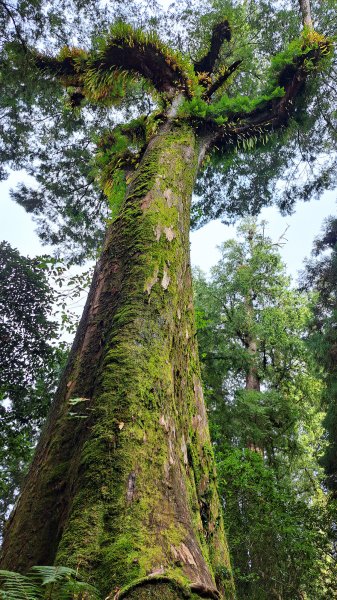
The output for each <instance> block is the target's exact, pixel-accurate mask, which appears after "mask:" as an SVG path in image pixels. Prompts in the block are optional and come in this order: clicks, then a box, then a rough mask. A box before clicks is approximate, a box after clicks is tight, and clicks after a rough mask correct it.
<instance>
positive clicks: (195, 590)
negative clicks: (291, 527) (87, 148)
mask: <svg viewBox="0 0 337 600" xmlns="http://www.w3.org/2000/svg"><path fill="white" fill-rule="evenodd" d="M197 160H198V144H197V142H196V139H195V136H194V134H193V132H192V130H191V129H190V128H188V127H187V126H186V127H179V128H176V129H174V128H173V126H171V128H170V129H168V130H166V131H162V132H161V133H160V134H158V135H157V136H156V137H155V138H153V139H152V141H151V142H150V144H149V146H148V149H147V151H146V153H145V155H144V157H143V159H142V161H141V163H140V166H139V168H138V170H137V171H136V172H135V175H134V176H133V179H132V181H131V183H130V185H129V186H128V190H127V194H126V199H125V202H124V205H123V207H122V210H121V212H120V215H119V217H118V218H117V219H116V220H115V222H114V223H113V224H112V225H111V226H110V227H109V230H108V233H107V238H106V242H105V245H104V248H103V252H102V256H101V258H100V260H99V263H98V265H97V268H96V271H95V275H94V280H93V284H92V286H91V290H90V293H89V297H88V301H87V305H86V308H85V310H84V314H83V317H82V320H81V324H80V328H79V331H78V333H77V336H76V339H75V342H74V346H73V350H72V353H71V358H70V361H69V364H68V367H67V369H66V372H65V376H64V378H63V380H62V382H61V385H60V389H59V392H58V395H57V399H56V401H55V404H54V406H53V408H52V411H51V415H50V418H49V420H48V423H47V425H46V427H45V430H44V432H43V435H42V437H41V440H40V443H39V445H38V450H37V453H36V455H35V458H34V461H33V464H32V467H31V470H30V473H29V475H28V477H27V480H26V483H25V486H24V488H23V490H22V494H21V496H20V499H19V502H18V505H17V507H16V509H15V511H14V513H13V515H12V516H11V519H10V521H9V524H8V527H7V531H6V535H5V542H4V546H3V553H2V562H1V566H2V568H6V569H16V570H21V571H24V570H26V569H27V568H29V567H30V566H31V565H33V564H52V563H54V562H56V563H58V564H63V565H68V566H72V567H74V568H76V569H77V568H78V569H79V571H80V572H82V573H83V574H84V575H85V576H86V577H87V578H88V579H89V580H90V581H91V582H92V583H94V584H95V585H97V586H98V587H99V588H100V590H101V592H102V593H103V594H105V595H107V594H109V598H114V597H116V598H122V597H123V598H127V599H128V600H131V599H136V598H137V600H142V599H143V598H144V599H145V598H146V599H150V598H161V599H163V600H176V599H181V598H185V597H186V596H185V593H186V590H187V589H188V590H189V593H190V592H191V590H192V594H193V598H198V597H203V598H220V597H224V598H233V597H234V592H233V586H232V579H231V577H230V575H229V570H230V562H229V556H228V550H227V546H226V540H225V534H224V529H223V522H222V517H221V509H220V503H219V499H218V495H217V490H216V482H215V468H214V459H213V452H212V447H211V444H210V438H209V432H208V426H207V416H206V411H205V405H204V400H203V396H202V389H201V385H200V373H199V363H198V355H197V346H196V339H195V327H194V314H193V304H192V285H191V272H190V259H189V236H188V231H189V211H190V198H191V193H192V189H193V184H194V179H195V174H196V170H197ZM104 597H105V596H104Z"/></svg>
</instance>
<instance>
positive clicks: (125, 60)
mask: <svg viewBox="0 0 337 600" xmlns="http://www.w3.org/2000/svg"><path fill="white" fill-rule="evenodd" d="M118 27H119V30H118V29H117V28H116V31H114V30H113V31H112V33H111V34H110V35H109V36H108V37H107V38H106V40H105V41H104V43H103V45H102V46H101V48H100V50H98V51H97V52H93V53H91V54H90V53H89V54H86V53H84V52H83V51H81V50H71V49H69V56H64V57H58V58H57V57H56V58H52V57H49V56H42V55H37V56H36V58H35V63H36V65H37V66H38V67H39V68H41V69H43V70H45V71H46V72H49V73H50V75H51V76H52V77H55V78H58V79H60V80H61V82H62V83H63V84H64V85H73V86H76V87H81V86H83V85H84V84H85V82H86V80H87V78H88V75H89V72H90V74H95V76H96V80H97V81H98V80H99V78H102V79H104V77H105V76H107V77H106V79H107V80H108V79H109V75H111V73H112V74H113V72H115V73H116V77H117V76H118V74H120V73H121V72H129V73H130V74H131V75H132V74H133V75H138V76H141V77H144V78H145V79H147V80H149V81H150V82H152V84H153V85H154V87H155V88H156V89H157V90H158V91H160V92H165V93H167V94H168V95H173V94H175V93H176V91H177V90H179V89H180V90H184V91H186V92H187V93H188V90H189V83H190V81H189V76H188V74H187V73H186V72H185V69H184V65H183V61H182V60H181V58H180V57H179V56H178V55H176V54H175V53H174V52H173V51H171V50H170V49H169V48H167V47H166V46H165V45H164V44H162V43H161V42H160V40H159V39H157V38H156V36H155V35H147V34H144V33H142V32H139V31H135V30H133V29H132V28H131V27H129V26H128V25H123V24H118ZM110 81H111V80H110ZM84 87H85V86H84Z"/></svg>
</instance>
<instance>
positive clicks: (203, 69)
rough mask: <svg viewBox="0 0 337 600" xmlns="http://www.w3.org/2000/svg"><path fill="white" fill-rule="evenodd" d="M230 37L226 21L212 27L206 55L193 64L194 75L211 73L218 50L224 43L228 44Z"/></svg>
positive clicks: (229, 29)
mask: <svg viewBox="0 0 337 600" xmlns="http://www.w3.org/2000/svg"><path fill="white" fill-rule="evenodd" d="M231 37H232V34H231V28H230V25H229V22H228V20H227V19H225V20H224V21H221V22H220V23H217V24H216V25H215V26H214V27H213V31H212V36H211V45H210V49H209V51H208V52H207V54H206V55H205V56H204V57H203V58H202V59H201V60H199V61H197V62H195V63H194V70H195V72H196V73H212V72H213V69H214V66H215V63H216V61H217V60H218V58H219V54H220V50H221V47H222V45H223V43H224V42H225V41H227V42H230V40H231Z"/></svg>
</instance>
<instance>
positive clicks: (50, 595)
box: [0, 566, 100, 600]
mask: <svg viewBox="0 0 337 600" xmlns="http://www.w3.org/2000/svg"><path fill="white" fill-rule="evenodd" d="M0 586H1V587H0V598H1V600H70V598H71V599H72V600H100V596H99V593H98V591H97V590H96V589H95V588H94V587H93V586H92V585H90V584H88V583H86V582H84V581H81V580H80V578H79V576H78V574H77V572H76V571H74V570H73V569H69V568H68V567H62V566H56V567H50V566H36V567H32V568H31V569H30V571H29V572H28V574H27V575H21V574H20V573H15V572H13V571H0Z"/></svg>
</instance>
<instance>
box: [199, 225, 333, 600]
mask: <svg viewBox="0 0 337 600" xmlns="http://www.w3.org/2000/svg"><path fill="white" fill-rule="evenodd" d="M279 243H282V239H281V240H280V241H279ZM221 250H222V258H221V260H220V262H219V263H218V265H217V266H216V267H214V268H213V270H212V277H211V280H210V281H207V280H206V279H205V277H204V276H203V275H202V274H201V273H200V272H199V273H197V277H196V281H195V296H196V305H197V324H198V339H199V346H200V351H201V360H202V365H203V379H204V385H205V391H206V397H207V401H208V408H209V417H210V422H211V431H212V437H213V442H214V447H215V451H216V458H217V463H218V473H219V478H220V490H221V494H222V496H223V500H224V505H225V508H226V510H225V520H226V526H227V531H228V539H229V545H230V549H231V553H232V557H233V562H234V567H235V579H236V588H237V592H238V597H239V598H242V599H243V600H247V599H248V598H252V599H254V600H267V599H269V598H271V597H275V596H277V595H279V596H280V597H282V598H285V599H289V600H290V599H291V600H292V599H293V598H295V597H298V595H299V594H302V593H305V594H307V597H308V598H312V599H313V600H316V599H318V598H322V599H323V598H326V597H329V596H327V594H329V593H330V592H331V590H334V591H333V594H335V593H336V590H335V588H334V568H335V567H334V563H333V560H332V559H331V556H330V553H331V549H332V546H331V531H332V530H331V526H332V518H333V517H332V515H331V514H330V513H329V510H328V507H327V502H326V497H325V495H324V493H323V486H322V477H323V473H322V470H321V469H320V467H319V465H318V459H319V457H320V456H321V455H322V451H323V448H322V446H323V445H324V444H323V442H322V434H323V428H322V416H323V415H322V412H321V395H322V388H323V386H322V382H321V379H320V376H319V370H318V368H317V365H316V364H315V361H314V359H313V357H312V354H311V352H310V350H309V348H308V346H307V342H306V337H307V335H308V326H309V320H310V315H311V312H310V299H309V298H308V297H306V296H305V294H300V293H298V292H297V291H295V290H293V289H292V288H291V287H290V281H289V278H288V277H287V276H286V274H285V271H284V266H283V264H282V262H281V259H280V256H279V252H278V243H276V244H273V243H272V242H271V240H270V239H269V238H268V237H266V235H265V233H264V225H263V226H262V227H261V226H260V227H258V226H257V225H256V223H255V222H254V221H252V220H250V221H246V222H244V223H243V224H242V225H241V227H240V229H239V238H238V239H237V240H228V241H227V242H225V243H224V244H223V246H222V247H221ZM252 381H253V383H254V389H252V387H251V383H252ZM327 565H329V567H328V570H329V569H330V570H331V573H330V574H327Z"/></svg>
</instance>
